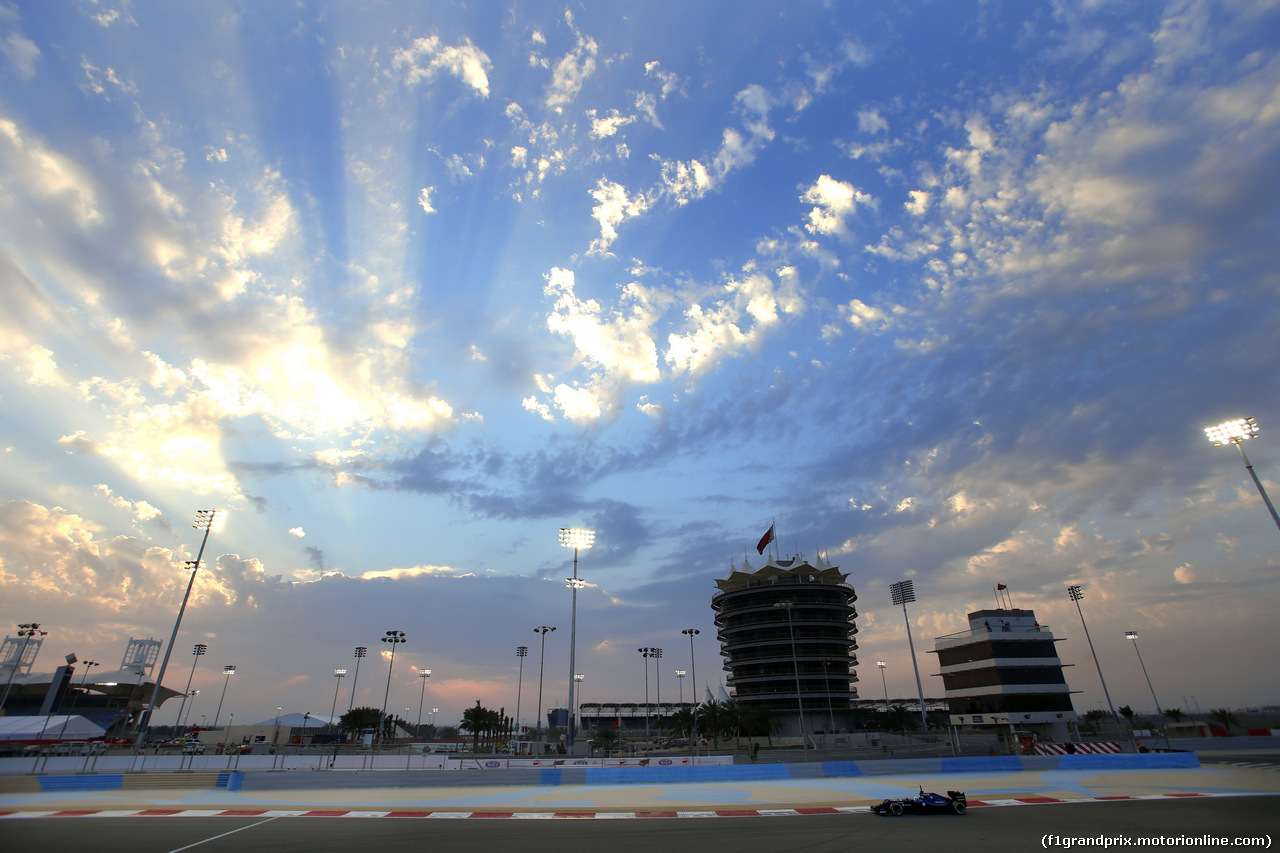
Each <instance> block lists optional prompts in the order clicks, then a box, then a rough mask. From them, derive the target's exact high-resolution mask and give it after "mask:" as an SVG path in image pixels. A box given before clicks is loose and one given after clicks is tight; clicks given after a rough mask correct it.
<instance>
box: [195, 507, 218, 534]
mask: <svg viewBox="0 0 1280 853" xmlns="http://www.w3.org/2000/svg"><path fill="white" fill-rule="evenodd" d="M225 514H226V513H224V512H223V511H222V510H220V509H200V510H196V520H195V523H194V524H192V525H191V526H192V528H194V529H196V530H221V529H222V517H223V516H224V515H225Z"/></svg>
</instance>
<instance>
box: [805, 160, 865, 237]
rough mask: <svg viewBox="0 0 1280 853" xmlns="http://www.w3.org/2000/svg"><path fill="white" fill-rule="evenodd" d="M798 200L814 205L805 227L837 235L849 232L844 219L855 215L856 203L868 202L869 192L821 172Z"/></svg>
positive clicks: (810, 230) (816, 231)
mask: <svg viewBox="0 0 1280 853" xmlns="http://www.w3.org/2000/svg"><path fill="white" fill-rule="evenodd" d="M800 200H801V201H803V202H806V203H808V204H812V205H815V207H814V208H813V209H812V210H811V211H809V221H808V223H806V224H805V229H806V230H808V231H809V232H811V233H814V234H826V235H831V236H839V235H846V234H848V227H847V225H846V224H845V223H846V220H848V218H849V217H850V216H852V215H853V214H854V212H855V211H856V209H857V206H858V205H860V204H861V205H869V204H871V203H872V198H871V196H870V195H869V194H868V193H865V192H863V191H862V190H860V189H858V188H857V187H855V186H854V185H853V184H850V183H846V182H844V181H837V180H836V179H835V178H833V177H831V176H830V175H822V176H820V177H819V178H818V180H817V181H815V182H814V183H813V185H812V186H810V187H809V188H808V189H807V190H805V191H804V194H803V195H801V196H800Z"/></svg>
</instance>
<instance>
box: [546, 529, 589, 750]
mask: <svg viewBox="0 0 1280 853" xmlns="http://www.w3.org/2000/svg"><path fill="white" fill-rule="evenodd" d="M595 543H596V532H595V531H594V530H588V529H587V528H585V527H561V528H560V544H561V545H563V546H564V547H566V548H572V549H573V577H571V578H565V585H566V586H568V587H569V589H571V590H573V593H572V595H573V605H572V608H571V610H570V613H569V707H568V708H566V709H565V717H566V720H565V722H567V723H568V725H567V726H565V734H564V742H565V748H566V749H568V750H569V751H570V752H572V751H573V740H574V738H573V733H574V729H575V728H576V726H577V722H578V721H577V720H576V719H574V713H573V712H574V704H573V692H574V685H575V681H574V678H573V676H574V674H575V672H576V670H575V667H576V666H577V661H576V660H575V656H576V653H577V649H578V590H579V589H581V588H582V587H583V586H586V581H584V580H582V579H581V578H579V577H578V550H579V549H582V550H586V549H588V548H590V547H591V546H592V545H594V544H595ZM539 713H541V709H539Z"/></svg>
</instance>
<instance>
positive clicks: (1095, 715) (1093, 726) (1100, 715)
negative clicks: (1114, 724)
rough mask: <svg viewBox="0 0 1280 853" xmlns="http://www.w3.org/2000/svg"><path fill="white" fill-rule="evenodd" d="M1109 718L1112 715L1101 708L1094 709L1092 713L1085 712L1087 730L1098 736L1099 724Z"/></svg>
mask: <svg viewBox="0 0 1280 853" xmlns="http://www.w3.org/2000/svg"><path fill="white" fill-rule="evenodd" d="M1109 716H1111V715H1110V714H1108V713H1107V712H1106V711H1104V710H1102V709H1101V708H1094V709H1093V710H1092V711H1085V712H1084V725H1085V728H1087V729H1088V730H1089V731H1091V732H1093V733H1094V734H1097V733H1098V726H1099V724H1100V723H1101V722H1102V721H1103V720H1105V719H1106V718H1107V717H1109Z"/></svg>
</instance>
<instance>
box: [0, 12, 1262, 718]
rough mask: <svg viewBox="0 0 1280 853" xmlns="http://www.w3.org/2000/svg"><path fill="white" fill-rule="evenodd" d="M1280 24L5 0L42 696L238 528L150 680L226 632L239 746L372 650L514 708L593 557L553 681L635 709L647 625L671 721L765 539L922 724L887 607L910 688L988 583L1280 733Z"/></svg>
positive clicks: (414, 696) (119, 637)
mask: <svg viewBox="0 0 1280 853" xmlns="http://www.w3.org/2000/svg"><path fill="white" fill-rule="evenodd" d="M1278 35H1280V9H1278V8H1277V5H1276V4H1275V3H1273V2H1264V0H1258V1H1257V2H1247V1H1246V0H1239V2H1231V3H1201V2H1173V3H1168V4H1160V3H1125V4H1120V3H1105V2H1083V3H1068V2H1057V3H1043V4H1024V3H1000V2H996V3H968V2H934V3H927V2H926V3H914V4H896V5H895V6H893V7H890V6H887V5H886V4H883V3H874V2H865V3H856V2H849V3H828V4H821V3H787V4H750V5H749V7H747V8H745V9H744V8H743V7H742V6H741V4H722V3H696V4H669V3H600V4H585V5H578V4H569V5H564V4H552V3H519V4H497V3H476V4H462V3H432V4H429V5H427V6H424V7H423V8H405V4H398V3H377V2H367V3H315V4H285V3H268V4H250V5H248V6H245V5H244V4H234V3H232V4H229V3H219V2H201V3H168V4H163V5H161V6H155V5H153V4H138V3H131V2H120V0H102V2H89V0H81V2H49V3H13V2H8V3H3V2H0V296H2V298H3V305H4V310H3V311H0V323H2V324H3V326H4V328H3V330H2V331H3V334H0V449H2V450H3V459H4V465H3V466H0V584H2V588H3V595H0V621H3V622H5V623H6V624H9V623H12V624H13V625H16V623H18V622H29V621H38V622H42V623H43V624H44V626H45V627H46V628H48V629H49V632H50V633H49V636H48V639H47V645H46V647H45V652H44V657H42V661H41V662H42V663H45V664H48V666H50V667H51V666H52V664H51V663H49V661H51V660H55V659H56V658H59V657H60V656H61V655H62V654H65V653H67V652H75V653H77V654H78V655H80V656H81V657H82V658H94V659H97V660H104V661H106V662H109V663H111V664H114V663H116V662H117V661H118V658H119V656H120V655H121V654H122V653H123V649H124V646H125V644H126V642H127V641H128V639H129V637H130V636H140V637H146V636H154V637H158V638H162V639H164V638H167V637H168V634H169V631H170V630H171V627H172V620H173V616H174V615H175V613H176V610H177V606H178V604H179V602H180V600H181V595H182V589H183V586H184V584H185V575H184V574H183V573H182V571H181V566H182V563H183V561H184V560H190V559H193V558H194V556H195V551H196V549H197V548H198V547H199V538H198V534H197V533H196V531H193V530H192V529H191V526H190V525H191V521H192V519H193V517H194V513H195V511H196V510H197V509H205V508H215V507H216V508H221V509H225V510H226V511H227V516H226V523H225V527H224V528H223V529H222V530H221V531H219V532H216V533H214V534H213V535H212V537H211V538H210V543H209V551H208V553H207V554H206V564H207V571H205V572H203V573H202V574H201V575H200V577H199V579H198V580H197V582H196V587H195V592H194V594H193V600H192V604H191V606H190V607H189V609H188V611H187V614H186V617H185V620H184V623H183V630H182V634H181V635H180V637H179V641H178V644H177V646H176V649H175V653H174V657H173V663H172V664H171V665H170V673H169V675H168V677H167V679H166V681H167V682H168V683H169V684H170V685H171V686H175V683H176V686H178V687H179V689H180V683H181V682H182V681H183V677H184V676H185V675H186V674H187V673H188V672H189V668H190V664H191V660H192V659H191V656H190V654H189V653H190V647H191V645H192V644H194V643H195V642H205V643H207V644H208V646H209V653H208V657H206V658H205V660H204V661H202V662H201V666H200V667H198V668H197V669H196V672H195V675H194V686H196V687H201V688H204V689H206V690H207V691H216V690H218V689H220V687H221V684H220V682H221V681H222V679H221V677H220V672H221V666H222V665H223V664H236V665H237V666H238V667H239V671H238V673H237V675H236V677H235V683H234V684H233V685H232V686H231V689H230V692H229V694H228V697H227V700H226V701H227V703H228V705H227V707H228V708H229V709H230V710H231V711H232V712H234V713H235V714H236V717H237V718H238V719H261V718H266V717H270V716H272V715H273V714H274V712H275V708H276V707H277V706H283V707H285V708H287V709H289V710H297V711H303V710H311V711H314V712H321V713H327V711H328V709H329V707H330V705H331V702H332V699H333V689H334V679H333V677H332V671H333V669H334V668H335V667H340V666H347V667H349V668H350V667H351V664H352V663H353V661H352V659H351V654H352V649H353V647H355V646H357V645H365V646H369V647H370V648H371V651H372V653H374V654H376V653H377V652H378V651H381V648H379V647H380V646H381V644H380V643H379V642H378V639H379V638H380V637H381V636H382V635H383V633H384V632H385V631H386V630H389V629H397V630H403V631H405V632H406V634H407V635H408V643H407V644H406V645H404V646H402V647H401V648H400V650H399V652H398V653H397V656H396V661H395V667H394V669H392V671H391V673H390V676H391V678H390V687H389V689H390V691H391V694H392V698H391V699H390V700H389V705H390V707H392V708H393V709H400V710H401V712H402V713H403V710H402V709H403V708H405V707H409V708H410V709H411V711H410V713H409V714H408V715H407V716H409V717H410V718H411V719H413V718H414V717H415V716H416V712H417V705H418V699H419V691H418V687H419V685H420V682H418V679H417V678H416V668H425V669H431V670H432V677H431V679H430V682H429V689H428V696H427V699H426V706H427V707H428V709H429V708H430V707H439V708H440V709H441V710H440V713H439V714H438V715H437V719H438V721H442V722H448V721H451V720H455V719H457V717H458V715H460V713H461V711H462V709H463V708H465V707H467V706H469V705H471V704H473V703H474V702H475V701H476V700H477V699H479V700H481V701H482V702H483V703H484V704H485V705H487V706H490V707H505V708H506V709H507V710H508V712H509V713H510V712H512V711H514V706H515V703H516V693H517V690H518V689H520V685H519V684H518V683H517V682H518V681H519V680H520V679H519V676H518V670H517V659H516V656H515V648H516V646H517V645H522V644H523V645H529V646H531V647H532V648H533V649H534V652H533V654H534V655H536V654H537V647H536V645H535V643H534V641H535V635H534V633H533V631H532V629H533V628H534V627H535V626H538V625H556V626H557V627H558V628H559V630H558V631H557V632H556V633H555V634H552V635H549V636H548V642H547V651H546V658H547V660H546V667H545V675H544V682H545V687H544V694H545V696H546V697H547V698H546V699H545V700H544V705H547V706H550V705H553V704H560V705H563V703H564V702H565V701H566V699H567V694H568V688H567V680H568V675H569V669H568V633H569V630H568V629H569V605H570V600H569V594H568V590H567V589H566V588H565V584H564V578H565V577H566V576H567V575H568V574H569V573H570V572H571V558H572V555H571V553H570V552H568V551H566V550H565V549H563V548H561V547H560V546H559V545H558V544H557V535H556V531H557V528H560V527H565V526H586V527H591V528H593V529H595V530H596V531H597V540H596V547H595V548H593V549H592V550H590V551H588V552H584V553H583V554H582V556H581V563H580V574H581V575H582V576H583V577H584V578H586V579H587V581H588V583H589V585H588V586H587V587H586V588H585V589H584V590H583V591H582V592H581V593H580V595H579V607H578V648H577V667H576V668H577V670H578V671H579V672H582V673H584V674H585V676H586V680H585V682H584V685H583V691H582V699H583V700H584V701H588V702H591V701H601V700H605V701H612V700H614V699H623V700H627V699H638V698H641V696H642V694H643V683H644V673H645V671H644V668H643V667H644V664H645V661H644V659H643V658H641V657H640V655H638V654H637V653H636V649H637V648H639V647H641V646H657V647H662V648H664V650H665V653H664V658H663V660H662V664H663V670H662V674H661V676H660V680H661V684H662V691H663V696H664V697H668V698H677V685H676V680H675V678H674V674H673V673H674V670H675V669H676V668H686V669H688V668H689V666H688V664H689V660H688V658H689V648H688V643H687V638H686V637H685V636H683V635H681V634H680V630H681V629H683V628H688V627H695V628H698V629H699V630H701V632H702V633H701V634H700V635H699V638H698V643H697V645H696V659H697V672H698V679H699V682H700V685H699V686H700V688H701V687H703V686H705V685H706V684H707V683H708V682H710V684H711V686H712V687H713V689H714V687H715V686H716V685H717V684H718V682H719V681H720V679H721V677H722V674H721V671H720V662H719V657H718V650H717V647H716V644H715V641H714V634H715V631H714V625H713V623H712V613H711V610H710V597H711V594H712V592H713V591H714V589H715V587H714V583H713V581H714V579H715V578H716V577H720V576H723V575H724V574H726V573H727V572H728V571H729V570H730V568H731V566H733V565H735V564H736V565H739V566H740V565H741V564H742V561H743V559H744V557H746V556H748V555H749V557H750V558H751V559H752V560H753V561H754V564H755V565H758V564H759V562H760V558H759V557H757V556H756V555H755V553H754V551H752V549H753V548H754V545H755V542H756V540H757V539H758V538H759V536H760V535H761V534H762V533H763V532H764V530H765V529H766V528H768V526H769V525H770V524H771V523H774V522H776V524H777V530H778V538H779V543H780V546H781V553H782V555H783V556H790V555H792V554H795V553H800V554H802V555H804V556H807V557H812V556H813V555H814V554H816V553H822V554H824V555H826V557H827V558H828V559H830V560H831V561H832V562H833V563H835V564H836V565H838V566H840V567H841V568H842V569H843V570H845V571H848V572H849V573H850V581H851V582H852V583H853V584H854V586H855V588H856V590H857V592H858V595H859V601H858V610H859V619H858V626H859V629H860V633H859V635H858V639H859V643H860V646H861V648H860V651H859V657H860V659H861V661H862V665H861V667H860V669H859V673H860V677H861V681H862V686H863V692H864V694H865V695H867V696H871V697H874V696H876V695H878V694H879V692H880V688H879V684H878V683H876V682H878V681H879V679H878V678H877V677H876V676H877V672H876V670H875V661H876V660H877V659H880V660H885V661H886V662H888V664H889V667H888V669H887V671H886V675H887V676H888V681H889V689H890V692H891V693H893V694H894V695H910V694H911V693H912V692H913V687H914V684H913V681H914V679H913V677H912V675H911V668H910V660H909V656H908V653H907V651H906V636H905V626H904V623H903V619H902V613H901V611H899V610H895V609H894V608H893V607H892V606H891V605H890V603H889V594H888V584H890V583H892V582H894V581H896V580H901V579H906V578H910V579H913V580H914V582H915V586H916V590H917V592H918V595H919V596H920V602H919V603H918V604H917V605H915V606H914V608H913V609H912V610H911V613H910V615H911V619H912V623H913V627H912V631H913V635H914V637H915V639H916V646H917V648H918V649H920V651H921V653H920V655H919V658H920V661H921V666H922V668H923V670H924V671H925V672H926V673H932V672H934V671H935V666H934V662H933V659H932V657H931V656H929V655H927V654H925V652H924V650H925V649H927V648H930V647H931V645H932V637H935V636H939V635H942V634H947V633H951V632H954V631H958V630H961V629H962V628H964V627H965V623H964V615H965V613H966V612H968V611H969V610H972V609H977V608H981V607H987V606H992V605H993V604H994V599H993V597H992V588H993V587H994V586H995V584H996V583H1001V582H1003V583H1006V584H1008V585H1009V587H1010V589H1011V591H1012V593H1013V603H1014V604H1015V605H1016V606H1020V607H1033V608H1035V610H1036V612H1037V615H1038V616H1039V619H1040V621H1041V622H1042V623H1044V624H1047V625H1049V626H1050V627H1051V628H1052V629H1054V630H1055V632H1056V633H1058V634H1059V635H1061V636H1065V637H1066V638H1067V639H1066V640H1065V641H1064V642H1062V643H1060V652H1061V654H1062V657H1063V659H1064V661H1066V662H1068V663H1072V664H1076V667H1075V668H1074V669H1071V670H1069V671H1068V672H1069V682H1070V684H1071V686H1072V688H1073V689H1076V690H1079V691H1081V693H1080V695H1078V696H1077V699H1076V701H1077V708H1078V709H1079V710H1081V711H1083V710H1088V709H1089V708H1092V707H1097V705H1098V703H1099V702H1101V701H1102V691H1101V688H1100V685H1099V683H1098V680H1097V675H1096V672H1094V671H1093V669H1092V667H1091V665H1090V664H1091V663H1092V660H1091V658H1090V657H1089V653H1088V647H1087V645H1086V644H1085V642H1084V636H1083V631H1082V630H1081V626H1080V624H1079V617H1078V616H1077V614H1076V612H1075V608H1074V606H1073V605H1072V604H1071V602H1070V600H1069V599H1068V597H1067V594H1066V585H1067V584H1069V583H1079V584H1083V585H1084V587H1085V595H1086V598H1085V601H1084V602H1083V606H1084V608H1085V616H1086V618H1087V619H1089V620H1090V621H1089V627H1090V631H1091V633H1092V635H1093V637H1094V641H1095V644H1096V645H1097V646H1098V652H1099V657H1100V659H1101V660H1102V664H1103V672H1104V675H1106V676H1107V678H1108V686H1109V687H1110V688H1111V693H1112V696H1113V698H1114V699H1115V700H1116V703H1117V704H1131V705H1133V707H1134V708H1136V709H1138V710H1144V709H1146V710H1150V708H1151V707H1152V705H1153V703H1152V702H1151V701H1150V699H1149V696H1148V694H1147V692H1146V690H1145V682H1143V681H1142V679H1141V672H1140V670H1139V668H1138V661H1137V658H1136V656H1135V655H1134V654H1133V651H1132V649H1131V648H1129V647H1128V646H1129V645H1131V644H1129V643H1128V641H1126V640H1125V639H1124V635H1123V634H1124V631H1125V630H1137V631H1139V633H1140V634H1141V638H1142V639H1141V641H1140V642H1141V643H1142V654H1143V657H1144V659H1145V661H1146V663H1147V667H1148V669H1149V671H1150V672H1151V676H1152V680H1153V682H1154V684H1155V687H1156V690H1157V693H1158V694H1160V696H1161V702H1162V704H1164V705H1165V706H1191V707H1192V708H1193V709H1194V707H1195V706H1196V705H1199V706H1201V707H1203V708H1205V709H1206V710H1207V709H1208V708H1209V707H1211V706H1213V707H1216V706H1219V705H1230V706H1234V707H1243V706H1257V705H1260V704H1265V703H1276V702H1280V695H1278V694H1277V693H1276V687H1275V679H1274V677H1271V676H1274V674H1275V671H1276V668H1275V661H1276V660H1277V658H1278V657H1280V640H1278V639H1277V638H1278V636H1280V635H1278V633H1277V632H1276V630H1275V626H1274V614H1275V612H1276V610H1277V605H1278V604H1280V593H1278V590H1277V571H1276V570H1277V566H1276V560H1277V545H1278V544H1280V531H1277V530H1276V528H1275V525H1273V524H1272V522H1271V520H1270V519H1269V517H1268V515H1267V512H1266V510H1265V507H1264V506H1263V505H1262V502H1261V500H1260V499H1259V496H1258V495H1257V493H1256V491H1255V490H1254V489H1253V486H1252V484H1251V482H1250V480H1249V479H1248V476H1247V474H1246V472H1245V471H1244V470H1243V466H1242V465H1241V462H1240V459H1239V456H1238V455H1237V454H1236V453H1235V452H1234V451H1233V450H1231V449H1229V448H1215V447H1213V446H1211V445H1210V444H1209V443H1208V442H1207V441H1206V440H1205V438H1204V435H1203V433H1202V428H1203V427H1204V426H1206V425H1209V424H1212V423H1217V422H1219V421H1223V420H1227V419H1229V418H1234V417H1243V416H1253V417H1256V418H1257V419H1258V422H1259V424H1260V425H1261V429H1262V433H1261V435H1260V436H1259V437H1258V439H1257V440H1254V441H1251V442H1249V444H1248V446H1247V450H1248V452H1249V455H1250V459H1251V461H1252V462H1253V463H1254V465H1255V469H1256V470H1257V471H1258V473H1259V475H1260V476H1261V477H1262V478H1263V479H1264V482H1265V483H1266V484H1267V486H1268V487H1269V488H1271V489H1273V490H1276V491H1277V494H1278V495H1280V449H1278V448H1280V444H1278V442H1280V439H1277V438H1275V433H1273V432H1272V431H1271V430H1273V429H1277V428H1280V406H1278V405H1277V400H1276V393H1275V391H1276V383H1275V378H1274V377H1275V376H1276V374H1277V359H1278V353H1280V347H1277V335H1278V332H1277V330H1278V329H1280V322H1278V321H1280V317H1278V316H1277V300H1276V292H1277V277H1276V268H1277V266H1278V265H1277V260H1278V259H1277V251H1276V248H1275V233H1276V230H1277V229H1276V226H1277V224H1278V219H1280V217H1278V216H1277V198H1280V193H1278V192H1277V190H1278V189H1280V187H1278V186H1277V184H1278V183H1280V178H1278V177H1277V176H1280V55H1278V53H1277V49H1276V45H1277V44H1280V38H1278V37H1277V36H1278ZM8 630H10V631H12V627H11V628H9V629H8ZM535 660H536V658H535V657H530V658H528V659H526V666H525V672H524V677H523V680H522V685H523V689H522V701H521V716H522V717H523V718H524V719H525V721H526V722H532V720H533V716H534V711H533V700H532V699H531V696H533V695H534V694H533V693H532V692H531V691H532V690H534V689H535V688H536V685H535V683H534V681H535V680H536V678H537V664H536V663H535V662H534V661H535ZM38 668H39V667H38ZM387 678H388V673H387V668H386V666H385V663H384V662H383V661H381V660H377V659H370V660H366V662H365V663H364V665H363V667H362V670H361V673H360V681H359V684H358V685H357V688H358V695H357V696H356V701H357V703H362V704H372V705H375V706H380V705H381V703H382V694H383V689H384V688H386V687H387V684H388V681H387ZM655 681H656V679H655ZM930 681H931V682H932V683H934V684H935V685H936V683H937V682H936V679H931V680H930ZM342 687H343V693H342V695H341V697H340V701H339V704H340V705H343V706H345V705H346V704H348V702H349V701H350V699H349V697H348V695H347V693H346V691H347V690H348V689H349V687H350V683H349V681H348V682H347V683H346V684H344V685H342ZM684 687H685V692H686V696H687V695H688V691H689V690H691V689H692V685H691V684H685V685H684ZM929 692H931V693H940V689H938V688H936V687H935V689H932V690H930V691H929ZM205 695H211V694H210V693H208V692H207V693H206V694H205ZM197 701H199V700H197ZM202 710H209V709H200V708H199V706H197V709H196V713H197V714H199V713H201V712H202ZM166 713H167V712H162V713H161V714H160V719H161V721H163V720H164V718H165V715H166ZM175 713H176V711H175Z"/></svg>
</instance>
